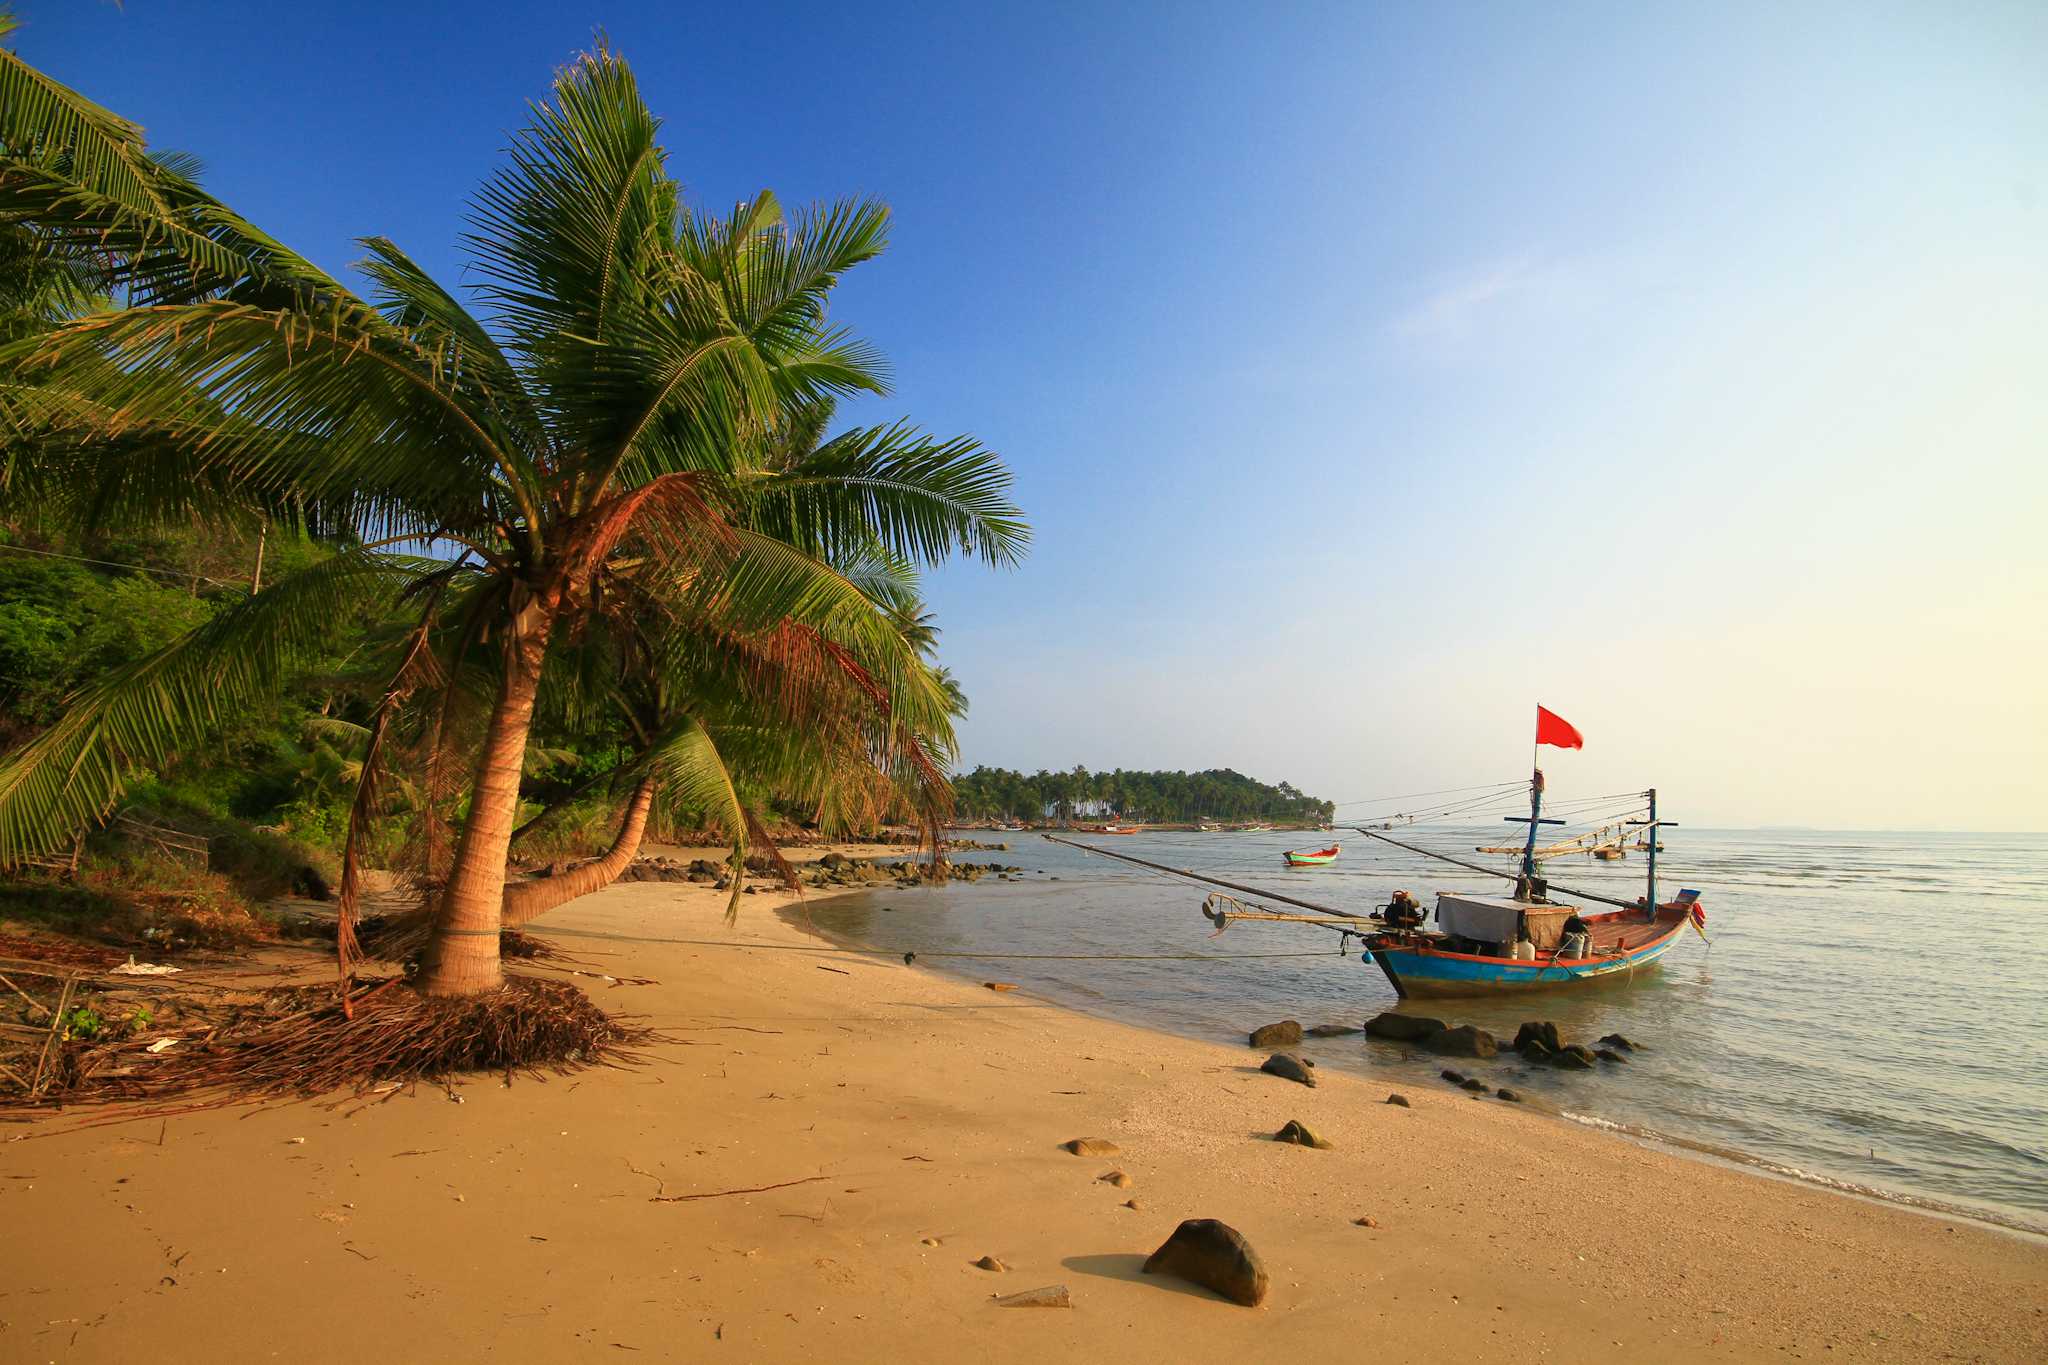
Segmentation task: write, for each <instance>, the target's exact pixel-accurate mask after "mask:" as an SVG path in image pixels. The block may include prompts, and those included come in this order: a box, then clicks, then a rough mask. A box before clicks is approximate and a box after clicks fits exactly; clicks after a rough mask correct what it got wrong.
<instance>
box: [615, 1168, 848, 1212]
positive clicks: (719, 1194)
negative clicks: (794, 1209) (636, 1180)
mask: <svg viewBox="0 0 2048 1365" xmlns="http://www.w3.org/2000/svg"><path fill="white" fill-rule="evenodd" d="M626 1169H627V1170H629V1171H631V1172H632V1173H633V1174H634V1175H639V1176H645V1177H646V1178H647V1179H649V1180H652V1181H653V1182H654V1190H655V1192H654V1193H653V1194H650V1195H648V1196H647V1202H648V1203H650V1204H687V1203H689V1202H690V1201H691V1200H693V1199H723V1198H724V1197H725V1196H727V1195H729V1194H766V1193H767V1192H768V1191H769V1190H786V1189H788V1188H789V1187H790V1186H792V1185H815V1184H817V1183H818V1182H819V1181H820V1180H823V1179H824V1178H825V1177H824V1176H822V1175H807V1176H805V1177H804V1178H803V1179H801V1180H778V1181H776V1182H775V1183H774V1184H773V1185H748V1186H746V1187H744V1188H742V1189H737V1190H706V1191H704V1192H703V1193H701V1194H670V1193H669V1192H668V1182H667V1181H666V1180H663V1179H662V1178H661V1177H660V1176H658V1175H656V1174H655V1173H654V1172H652V1171H643V1170H641V1169H640V1168H639V1167H638V1166H635V1165H634V1164H633V1163H632V1162H630V1161H629V1162H627V1163H626Z"/></svg>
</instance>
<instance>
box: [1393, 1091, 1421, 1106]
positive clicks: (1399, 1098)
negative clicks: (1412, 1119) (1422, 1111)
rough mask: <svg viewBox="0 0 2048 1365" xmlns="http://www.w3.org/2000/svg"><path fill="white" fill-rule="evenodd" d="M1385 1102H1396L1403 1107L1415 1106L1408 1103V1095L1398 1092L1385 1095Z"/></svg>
mask: <svg viewBox="0 0 2048 1365" xmlns="http://www.w3.org/2000/svg"><path fill="white" fill-rule="evenodd" d="M1387 1103H1388V1104H1398V1105H1400V1106H1401V1107H1402V1108H1403V1109H1413V1108H1414V1107H1415V1106H1414V1105H1412V1104H1410V1103H1408V1097H1407V1096H1406V1095H1403V1094H1400V1093H1399V1092H1396V1093H1394V1094H1392V1095H1389V1096H1387Z"/></svg>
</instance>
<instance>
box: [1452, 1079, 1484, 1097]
mask: <svg viewBox="0 0 2048 1365" xmlns="http://www.w3.org/2000/svg"><path fill="white" fill-rule="evenodd" d="M1458 1088H1459V1089H1461V1090H1470V1091H1471V1092H1472V1093H1473V1094H1475V1095H1484V1094H1485V1093H1486V1092H1487V1091H1488V1090H1489V1089H1490V1088H1491V1087H1489V1086H1488V1085H1487V1084H1486V1082H1485V1081H1482V1080H1480V1079H1479V1078H1478V1077H1477V1076H1467V1077H1466V1078H1465V1079H1464V1080H1463V1081H1460V1082H1459V1083H1458Z"/></svg>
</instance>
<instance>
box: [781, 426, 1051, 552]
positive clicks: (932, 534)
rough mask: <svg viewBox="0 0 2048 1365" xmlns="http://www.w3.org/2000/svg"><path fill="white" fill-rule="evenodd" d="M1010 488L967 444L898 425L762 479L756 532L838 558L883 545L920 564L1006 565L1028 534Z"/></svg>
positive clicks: (837, 444)
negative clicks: (962, 560) (973, 561)
mask: <svg viewBox="0 0 2048 1365" xmlns="http://www.w3.org/2000/svg"><path fill="white" fill-rule="evenodd" d="M1010 485H1011V475H1010V471H1009V470H1008V469H1007V468H1006V467H1005V466H1004V464H1003V462H1002V460H1001V458H1000V457H999V456H997V455H996V454H995V453H994V452H993V451H990V450H986V449H984V448H983V447H982V446H981V445H980V443H978V442H976V441H974V440H973V439H972V438H970V437H965V436H956V437H954V438H952V439H950V440H943V441H942V440H936V439H934V438H932V437H929V436H925V435H924V434H922V433H921V432H919V431H917V430H916V429H915V428H913V427H911V426H909V425H907V424H906V423H902V422H897V423H892V424H891V425H888V426H880V427H864V428H859V429H856V430H853V431H848V432H843V433H841V434H840V435H838V436H836V437H834V438H833V439H831V440H829V441H827V442H825V443H824V444H823V445H821V446H819V447H818V448H817V449H816V450H814V451H812V452H811V453H810V454H809V455H808V456H806V457H804V458H803V459H802V460H801V461H799V462H798V463H797V464H796V465H794V466H793V467H792V468H791V469H790V470H789V471H788V472H787V473H784V474H780V475H776V476H775V477H773V478H771V479H765V480H762V481H761V482H760V483H759V484H758V485H757V486H758V488H759V489H760V493H759V498H758V512H757V516H758V517H759V518H760V520H759V522H758V523H757V524H760V525H761V527H762V529H764V530H768V531H770V532H771V533H773V534H777V535H780V536H783V537H786V538H788V539H790V540H792V541H794V542H795V543H797V544H800V545H811V546H816V547H817V548H818V549H820V550H821V551H822V552H824V553H825V554H827V555H831V556H835V557H837V556H845V555H849V554H855V553H859V552H861V551H863V550H866V549H869V548H872V547H876V546H879V547H880V548H882V549H884V550H885V551H887V552H888V553H890V554H892V555H899V556H902V557H904V558H907V559H911V560H914V561H917V562H920V563H924V564H935V563H937V562H939V561H940V560H943V559H945V558H946V557H947V556H949V555H951V554H952V553H953V552H954V551H955V550H958V551H961V552H963V553H966V554H970V555H978V556H979V557H980V558H982V559H983V560H986V561H987V562H989V563H991V564H1001V565H1012V564H1015V563H1017V562H1018V561H1019V560H1021V559H1022V558H1023V556H1024V553H1025V550H1026V549H1027V548H1028V546H1029V545H1030V540H1031V532H1030V529H1029V528H1028V527H1027V526H1026V525H1025V524H1024V518H1023V513H1022V512H1020V511H1019V510H1018V508H1017V506H1016V505H1015V504H1014V503H1012V502H1011V501H1010V498H1009V492H1010Z"/></svg>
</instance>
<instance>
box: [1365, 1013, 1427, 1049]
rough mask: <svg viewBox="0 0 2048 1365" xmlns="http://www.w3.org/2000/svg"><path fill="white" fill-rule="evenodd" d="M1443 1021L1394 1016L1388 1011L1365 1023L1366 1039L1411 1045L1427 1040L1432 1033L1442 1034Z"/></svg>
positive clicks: (1407, 1015) (1421, 1016)
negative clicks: (1379, 1039)
mask: <svg viewBox="0 0 2048 1365" xmlns="http://www.w3.org/2000/svg"><path fill="white" fill-rule="evenodd" d="M1443 1031H1444V1021H1443V1020H1441V1019H1431V1018H1429V1017H1428V1016H1427V1015H1421V1014H1396V1013H1395V1012H1394V1011H1392V1010H1388V1011H1387V1012H1386V1013H1384V1014H1376V1015H1374V1016H1373V1017H1372V1018H1370V1019H1368V1020H1366V1021H1365V1032H1366V1035H1367V1036H1368V1037H1372V1038H1385V1039H1388V1040H1390V1041H1392V1042H1396V1043H1412V1042H1416V1041H1417V1040H1419V1039H1423V1038H1427V1037H1429V1035H1430V1034H1432V1033H1442V1032H1443Z"/></svg>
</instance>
